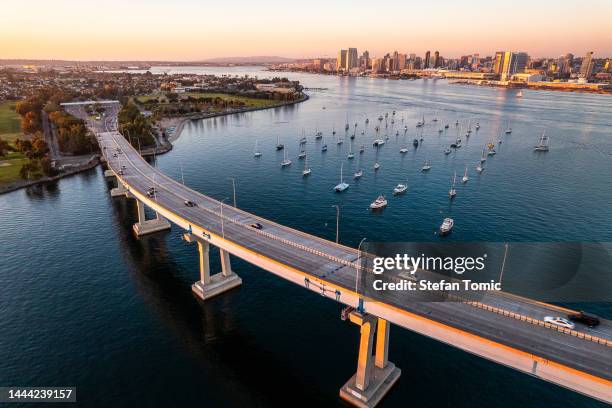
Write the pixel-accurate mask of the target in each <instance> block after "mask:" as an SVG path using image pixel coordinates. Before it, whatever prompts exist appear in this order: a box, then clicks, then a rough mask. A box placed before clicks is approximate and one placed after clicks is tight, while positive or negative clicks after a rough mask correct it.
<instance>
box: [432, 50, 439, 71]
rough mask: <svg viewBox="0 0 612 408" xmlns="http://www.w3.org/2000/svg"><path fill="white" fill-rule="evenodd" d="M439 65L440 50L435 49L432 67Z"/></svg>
mask: <svg viewBox="0 0 612 408" xmlns="http://www.w3.org/2000/svg"><path fill="white" fill-rule="evenodd" d="M439 66H440V52H439V51H437V50H436V52H434V59H433V67H434V68H438V67H439Z"/></svg>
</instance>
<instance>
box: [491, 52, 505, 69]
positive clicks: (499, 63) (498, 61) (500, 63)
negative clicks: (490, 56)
mask: <svg viewBox="0 0 612 408" xmlns="http://www.w3.org/2000/svg"><path fill="white" fill-rule="evenodd" d="M505 55H506V53H505V52H503V51H497V52H496V53H495V62H494V63H493V73H494V74H497V75H501V73H502V70H503V68H504V56H505Z"/></svg>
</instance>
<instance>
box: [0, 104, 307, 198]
mask: <svg viewBox="0 0 612 408" xmlns="http://www.w3.org/2000/svg"><path fill="white" fill-rule="evenodd" d="M303 95H304V96H303V97H302V98H300V99H297V100H295V101H287V102H281V103H277V104H273V105H270V106H262V107H248V108H242V109H234V110H231V111H225V112H216V113H199V114H191V115H189V116H184V117H182V116H172V117H164V118H162V121H163V120H167V121H170V122H173V121H176V125H175V126H176V128H175V130H174V132H173V133H172V135H171V136H166V141H165V142H164V143H162V144H161V145H160V146H156V147H149V148H146V149H144V150H142V151H141V155H142V156H143V157H146V156H153V155H160V154H164V153H168V152H169V151H171V150H172V149H173V147H174V145H173V144H172V143H173V142H175V141H176V140H178V138H179V137H180V136H181V132H182V131H183V128H184V127H185V124H186V123H187V122H189V121H192V120H201V119H209V118H215V117H219V116H227V115H233V114H236V113H245V112H254V111H260V110H265V109H273V108H281V107H283V106H290V105H295V104H298V103H301V102H305V101H307V100H308V99H310V96H308V95H307V94H303ZM101 163H103V160H102V159H101V157H100V155H99V154H96V155H94V156H92V157H91V158H90V159H89V160H88V161H87V162H86V163H83V164H80V165H79V166H76V167H74V168H72V169H70V170H68V171H66V172H62V173H60V174H58V175H56V176H53V177H48V176H45V177H41V178H39V179H37V180H19V181H16V182H13V183H10V184H6V185H3V186H0V194H6V193H11V192H13V191H17V190H20V189H22V188H27V187H31V186H35V185H37V184H46V183H50V182H54V181H57V180H59V179H62V178H64V177H69V176H73V175H75V174H78V173H82V172H84V171H87V170H91V169H93V168H95V167H96V166H98V165H99V164H101Z"/></svg>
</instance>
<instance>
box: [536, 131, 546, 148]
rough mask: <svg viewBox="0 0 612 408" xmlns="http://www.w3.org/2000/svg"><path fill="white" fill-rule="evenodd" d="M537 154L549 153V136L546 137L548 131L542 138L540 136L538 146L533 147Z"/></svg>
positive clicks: (543, 133)
mask: <svg viewBox="0 0 612 408" xmlns="http://www.w3.org/2000/svg"><path fill="white" fill-rule="evenodd" d="M533 149H534V150H535V151H536V152H547V151H548V136H546V131H544V132H542V136H540V141H539V142H538V144H537V145H535V146H534V147H533Z"/></svg>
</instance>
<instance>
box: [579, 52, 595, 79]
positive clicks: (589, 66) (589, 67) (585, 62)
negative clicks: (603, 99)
mask: <svg viewBox="0 0 612 408" xmlns="http://www.w3.org/2000/svg"><path fill="white" fill-rule="evenodd" d="M592 74H593V51H589V52H587V53H586V55H585V56H584V58H583V59H582V65H580V77H581V78H584V79H586V80H588V79H589V78H590V77H591V75H592Z"/></svg>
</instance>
